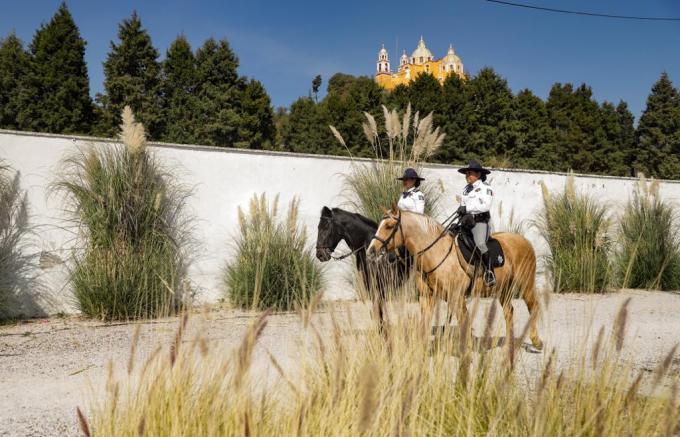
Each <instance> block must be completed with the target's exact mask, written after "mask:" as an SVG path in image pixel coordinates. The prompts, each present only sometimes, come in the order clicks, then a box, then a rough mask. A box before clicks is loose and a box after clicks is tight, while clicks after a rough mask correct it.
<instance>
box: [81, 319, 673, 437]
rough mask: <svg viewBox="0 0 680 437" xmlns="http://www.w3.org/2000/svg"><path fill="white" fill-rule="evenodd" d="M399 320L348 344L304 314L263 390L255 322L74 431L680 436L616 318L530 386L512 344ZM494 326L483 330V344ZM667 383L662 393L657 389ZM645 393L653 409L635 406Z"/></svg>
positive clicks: (120, 393) (153, 374)
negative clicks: (436, 332) (583, 349)
mask: <svg viewBox="0 0 680 437" xmlns="http://www.w3.org/2000/svg"><path fill="white" fill-rule="evenodd" d="M305 313H306V312H303V314H305ZM399 314H402V315H401V316H398V317H395V320H394V321H393V322H394V323H393V324H392V325H391V327H390V329H389V332H388V333H387V335H382V334H380V333H379V331H378V330H377V328H376V326H372V327H371V328H370V329H368V330H363V331H360V330H355V329H354V328H355V327H353V326H352V322H351V317H349V316H350V314H348V315H346V321H345V322H340V321H339V317H336V316H335V315H333V314H331V326H330V327H329V326H328V325H326V326H325V327H323V326H320V325H318V324H317V323H315V321H314V320H313V319H312V320H311V321H310V320H308V319H307V317H308V316H309V314H305V316H304V317H305V323H303V324H302V326H303V327H302V328H301V329H303V330H304V334H305V336H306V337H307V338H309V339H311V340H310V342H311V344H310V347H309V353H308V354H307V355H302V356H300V357H298V358H297V360H296V362H297V364H298V365H299V371H298V372H295V374H289V373H286V371H284V369H283V367H282V366H281V365H280V364H279V363H278V362H277V361H276V359H275V358H274V357H273V356H272V355H271V354H269V355H270V359H271V362H272V367H273V368H274V369H276V371H277V372H278V373H279V375H280V377H281V378H280V380H279V382H278V383H275V384H274V385H273V386H271V387H266V388H265V387H264V384H263V383H262V381H261V376H260V375H259V374H257V373H255V372H254V369H252V368H251V363H252V361H253V354H254V353H255V351H256V349H257V348H259V347H261V346H259V345H258V339H259V338H260V336H261V335H262V332H263V330H264V329H265V326H266V323H267V314H266V313H265V314H262V315H261V316H260V317H259V318H258V319H257V320H256V321H255V322H254V323H253V324H252V326H251V327H250V329H249V331H248V332H247V333H246V335H245V336H244V337H243V340H242V342H241V345H240V347H238V348H236V350H235V351H234V352H233V354H231V355H228V356H224V354H223V352H220V351H219V350H216V349H212V348H208V347H207V346H206V345H205V344H202V343H201V341H200V340H198V341H193V342H185V343H184V344H183V346H182V348H181V349H179V350H178V351H177V355H176V356H175V357H174V358H172V359H169V358H168V357H167V355H164V354H152V356H151V358H150V359H149V360H148V361H147V362H146V363H144V365H143V366H141V371H140V372H139V373H138V374H133V375H131V376H129V377H127V378H129V381H114V380H113V379H112V380H111V381H110V382H109V384H108V389H107V391H108V393H107V396H106V400H105V401H104V402H103V403H101V404H97V405H95V406H94V407H93V410H92V413H91V416H90V417H89V419H88V418H85V417H82V420H81V424H82V426H83V429H88V430H89V431H91V432H92V433H93V435H107V436H108V435H111V436H119V435H120V436H133V435H135V436H136V435H148V436H161V435H162V436H173V435H206V436H213V435H225V436H226V435H229V436H231V435H263V436H265V435H266V436H269V435H305V436H322V435H323V436H326V435H337V436H340V435H372V436H373V435H374V436H383V435H394V436H404V435H461V436H462V435H466V436H467V435H483V434H490V435H516V436H546V435H551V436H552V435H557V436H572V435H586V436H603V435H609V436H620V435H644V436H648V435H650V436H651V435H675V434H677V433H678V432H680V414H678V413H680V411H679V410H678V406H677V404H676V399H675V396H676V394H677V393H676V392H677V387H678V383H680V381H679V380H678V377H677V375H676V376H673V377H669V376H668V375H667V372H668V371H669V367H670V364H669V363H670V360H671V358H669V359H666V360H663V361H662V363H660V364H659V366H658V368H657V369H656V370H655V371H654V372H653V374H652V375H651V376H645V375H642V374H640V375H634V374H631V372H630V371H629V370H627V369H629V367H628V366H627V365H626V363H624V362H622V360H621V358H620V356H619V352H618V347H619V346H620V345H619V344H618V343H619V339H622V338H623V336H621V335H620V334H621V333H622V332H623V331H624V330H625V324H626V314H627V308H626V307H625V306H624V307H623V308H622V309H621V311H620V312H619V316H618V317H617V323H616V326H615V327H614V328H613V330H612V332H609V333H605V332H604V331H603V332H602V334H601V335H600V336H599V337H598V342H597V344H596V346H595V350H593V351H592V353H591V355H592V357H593V358H591V359H586V358H585V356H586V355H587V354H585V353H584V354H583V357H584V358H583V359H582V360H581V361H580V362H579V363H578V364H577V365H575V366H572V367H570V368H568V369H561V368H559V367H558V366H557V365H556V356H555V353H554V352H552V353H550V354H547V356H546V359H545V362H544V365H543V367H542V369H541V370H540V372H538V373H537V374H533V375H527V374H526V373H524V372H523V371H522V370H519V369H518V367H519V366H517V365H516V360H517V357H518V355H519V354H520V353H522V352H521V351H519V350H518V349H516V348H514V343H513V342H509V345H512V347H503V348H491V349H487V348H486V347H483V346H479V345H476V346H474V347H473V345H472V343H470V342H467V341H464V340H463V339H460V338H456V336H455V335H454V336H451V337H449V336H443V337H439V338H437V339H436V340H435V342H434V343H433V342H432V341H431V339H430V335H429V329H427V330H424V329H423V325H422V323H420V321H419V320H418V318H417V317H413V316H408V315H404V314H403V313H399ZM494 316H495V314H488V315H487V317H486V319H487V321H488V322H487V326H486V328H485V329H484V332H487V334H488V333H490V332H492V330H491V328H490V324H491V323H492V322H493V319H494ZM428 328H429V327H428ZM184 329H185V328H184V327H183V326H182V325H181V326H180V328H179V329H178V336H179V335H181V333H182V332H183V331H184ZM479 343H480V344H481V345H484V344H488V343H489V342H487V341H481V342H479ZM672 356H673V352H672V351H671V354H669V357H672ZM662 380H663V381H665V382H668V383H670V387H671V388H670V389H664V388H663V387H664V384H662V383H661V381H662ZM631 381H632V382H631ZM649 384H652V385H653V387H651V389H655V390H656V391H655V393H656V395H655V396H645V395H642V394H641V393H640V388H641V387H642V386H645V385H647V386H648V385H649Z"/></svg>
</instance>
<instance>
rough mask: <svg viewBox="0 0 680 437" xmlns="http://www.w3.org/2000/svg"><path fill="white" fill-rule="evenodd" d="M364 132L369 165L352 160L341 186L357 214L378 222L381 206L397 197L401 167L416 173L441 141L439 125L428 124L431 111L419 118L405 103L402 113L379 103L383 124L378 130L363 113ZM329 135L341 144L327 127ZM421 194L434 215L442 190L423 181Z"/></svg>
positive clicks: (343, 142) (442, 136)
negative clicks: (370, 152) (370, 155)
mask: <svg viewBox="0 0 680 437" xmlns="http://www.w3.org/2000/svg"><path fill="white" fill-rule="evenodd" d="M364 116H365V117H366V122H365V123H364V124H363V129H364V134H365V135H366V138H367V139H368V140H369V141H370V143H371V145H372V147H373V153H374V158H373V162H372V163H371V164H370V165H366V164H365V163H362V162H356V161H354V162H352V171H351V173H350V174H349V175H348V176H346V179H345V186H346V189H347V192H348V196H347V197H348V198H349V201H350V203H351V204H352V206H353V208H354V209H355V210H356V211H357V212H358V213H360V214H362V215H364V216H366V217H369V218H371V219H372V220H375V221H380V218H381V217H382V215H383V209H382V208H384V207H389V206H390V205H391V204H392V203H394V202H397V200H399V196H400V195H401V192H402V186H401V183H399V181H397V180H396V179H397V178H398V177H400V176H401V175H402V173H403V171H404V168H407V167H412V168H415V169H416V170H417V171H418V172H419V173H420V172H421V171H422V164H423V163H424V162H426V161H427V159H429V158H430V157H431V156H433V155H434V154H435V153H436V152H437V151H438V150H439V148H440V147H441V145H442V142H443V141H444V134H443V133H440V130H439V127H436V128H435V127H434V126H433V125H432V113H430V114H428V115H427V116H426V117H423V118H420V114H419V113H418V112H416V113H415V114H412V111H411V105H410V104H409V105H408V107H407V109H406V111H405V112H404V114H403V115H400V114H399V113H398V112H397V110H396V109H393V110H391V111H390V110H389V109H387V107H385V106H383V116H384V119H385V123H384V127H383V129H382V130H379V128H378V124H377V122H376V120H375V118H374V117H373V116H372V115H371V114H369V113H368V112H364ZM330 128H331V131H332V132H333V135H335V137H336V138H337V139H338V141H339V142H340V143H341V144H342V145H343V146H345V147H347V145H346V144H345V140H344V139H343V137H342V135H341V134H340V132H338V131H337V129H335V127H333V126H331V127H330ZM420 189H421V191H423V193H424V194H425V213H426V214H429V215H434V214H435V213H436V208H437V202H438V200H439V198H440V197H441V193H442V191H443V190H442V189H441V187H439V186H437V184H435V183H434V181H430V180H426V181H424V182H423V184H422V185H421V187H420Z"/></svg>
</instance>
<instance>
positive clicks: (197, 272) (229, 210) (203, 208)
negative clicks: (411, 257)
mask: <svg viewBox="0 0 680 437" xmlns="http://www.w3.org/2000/svg"><path fill="white" fill-rule="evenodd" d="M99 143H103V144H105V143H110V141H107V140H102V139H94V138H87V137H68V136H58V135H39V134H32V133H19V132H11V131H1V130H0V159H3V160H5V161H6V163H7V164H9V165H11V167H12V168H14V169H15V170H18V171H19V172H21V184H22V187H23V188H24V189H25V190H27V193H28V202H29V209H30V220H31V224H32V225H33V226H35V229H36V233H35V235H34V237H33V241H32V245H31V249H30V250H31V252H32V253H33V254H35V255H36V257H39V255H40V254H42V259H43V261H46V260H47V258H48V255H50V254H51V255H57V256H58V257H59V258H61V259H63V260H68V258H69V256H70V254H71V252H72V249H73V247H74V244H75V240H74V237H75V236H74V233H73V230H72V226H71V225H70V224H69V223H68V222H67V219H68V215H67V214H65V213H64V204H63V198H61V197H60V196H59V195H57V194H50V189H49V186H50V184H51V183H53V182H54V181H55V180H56V179H57V175H58V171H59V162H60V160H62V159H63V158H64V157H66V156H68V155H69V154H71V153H73V152H74V151H75V150H77V148H78V147H87V146H88V145H90V144H99ZM152 149H153V150H154V152H156V153H157V154H158V157H159V158H160V159H161V161H162V162H163V163H164V164H165V165H166V166H167V167H168V168H170V169H172V171H173V173H174V174H176V176H177V179H178V181H179V182H180V183H182V184H184V185H186V186H188V187H190V188H193V195H192V197H191V198H190V200H189V204H188V206H189V212H190V213H191V214H192V215H194V216H195V217H196V218H197V219H198V222H197V226H196V233H195V237H196V239H197V243H198V245H199V250H198V253H197V259H196V261H195V263H194V264H193V265H192V269H191V271H190V275H191V279H192V281H193V282H194V283H195V285H196V286H197V287H198V290H199V294H198V298H199V299H200V300H201V301H204V302H214V301H216V300H218V299H219V298H220V297H222V296H223V293H224V291H223V289H222V287H221V284H220V275H221V269H222V268H223V267H224V265H225V263H226V262H227V260H228V259H229V257H230V255H231V253H232V248H233V237H234V236H235V235H236V232H237V207H238V206H239V205H241V206H244V207H247V205H248V202H249V200H250V198H251V197H252V195H253V194H259V193H262V192H266V193H267V194H268V195H269V196H270V197H271V198H273V196H274V195H275V194H276V193H280V195H281V204H282V205H287V204H288V202H289V201H290V200H291V199H292V198H293V197H295V196H298V197H299V198H300V199H301V203H300V218H301V220H302V222H303V223H304V225H305V226H307V230H308V235H309V236H310V242H309V243H310V245H313V244H314V243H315V240H316V226H317V223H318V219H319V213H320V210H321V208H322V207H323V206H324V205H327V206H340V207H342V206H343V204H344V205H345V206H346V202H347V199H346V198H345V196H344V195H343V177H342V175H344V174H347V173H348V172H349V170H350V167H351V162H350V161H349V160H348V159H344V158H337V157H327V156H314V155H293V154H287V153H271V152H254V151H245V150H235V149H223V148H214V147H202V146H182V145H171V144H157V145H153V146H152ZM424 177H426V178H427V179H428V180H440V181H441V183H442V184H441V185H442V186H443V187H444V189H445V194H444V198H445V199H447V200H449V201H450V202H449V203H447V204H445V205H442V206H443V208H441V211H440V216H441V217H446V216H448V215H449V214H450V213H451V212H452V211H453V210H455V208H456V207H457V204H456V202H455V195H456V194H457V193H458V192H459V191H460V190H461V189H462V187H463V186H464V184H465V183H464V178H463V176H462V175H461V174H459V173H458V172H457V171H455V168H453V167H450V166H444V165H430V166H427V167H426V169H425V170H424ZM565 180H566V175H565V174H548V173H544V172H537V171H520V170H497V171H494V172H493V173H492V175H491V177H490V181H491V184H492V186H493V187H494V191H495V198H496V204H495V205H494V209H493V211H492V214H493V218H494V221H495V226H496V228H497V229H502V228H504V227H506V226H507V225H508V222H509V217H510V215H511V214H512V215H513V216H514V222H515V223H518V222H521V221H526V222H527V223H528V222H529V221H530V220H532V219H533V218H534V217H535V215H536V213H537V212H538V211H539V210H540V208H541V204H542V195H541V187H540V185H539V182H540V181H543V182H545V184H546V185H547V187H548V189H550V190H560V189H562V188H563V186H564V183H565ZM395 183H396V182H395ZM635 183H636V180H635V179H631V178H614V177H602V176H577V177H576V185H577V189H579V190H581V191H587V192H588V193H590V194H592V195H593V196H596V197H597V198H598V199H602V201H603V202H607V204H609V205H610V207H611V208H612V210H613V211H615V212H616V213H617V214H618V213H619V211H620V210H621V207H622V205H623V203H624V202H625V201H626V200H627V199H628V196H629V195H630V193H631V190H632V188H633V184H635ZM660 191H661V194H662V196H663V197H664V198H666V199H668V200H670V201H673V202H678V201H680V182H673V181H664V182H662V183H661V187H660ZM526 236H527V237H528V238H529V239H530V240H531V242H532V243H533V244H534V246H535V247H536V249H537V252H538V254H539V255H544V254H545V252H546V246H545V243H544V242H543V241H542V239H541V238H540V237H539V236H538V235H537V233H536V231H535V230H534V229H529V230H528V232H527V234H526ZM344 249H345V246H344V244H343V245H342V246H341V247H340V248H339V249H338V251H339V252H342V251H344ZM351 262H352V261H351V260H346V261H343V262H341V263H337V262H331V263H326V269H327V279H328V286H327V290H326V294H325V297H326V298H328V299H347V298H353V297H354V293H353V290H352V287H351V285H350V283H349V281H348V278H349V277H350V276H351ZM40 264H41V265H42V267H38V266H36V269H35V275H36V277H37V278H38V279H39V285H36V286H35V292H34V293H33V294H35V295H36V296H37V297H36V298H35V299H36V305H37V307H38V308H42V309H44V311H46V312H48V313H54V312H57V311H66V312H72V311H73V310H74V306H73V299H72V296H71V294H70V291H69V287H68V284H67V282H66V264H59V263H56V264H55V263H49V262H42V263H40Z"/></svg>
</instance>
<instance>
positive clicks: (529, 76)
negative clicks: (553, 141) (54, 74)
mask: <svg viewBox="0 0 680 437" xmlns="http://www.w3.org/2000/svg"><path fill="white" fill-rule="evenodd" d="M516 1H518V2H526V3H530V4H535V5H541V6H547V7H555V8H563V9H577V10H587V11H592V12H602V13H613V14H621V15H645V16H674V17H680V1H677V0H645V1H639V0H638V1H635V0H600V1H597V2H593V1H586V0H561V1H558V0H516ZM6 3H7V4H5V5H3V13H2V14H1V15H0V34H1V35H3V36H4V35H6V34H7V33H9V32H10V31H12V30H15V31H16V33H17V34H18V35H19V37H20V38H22V39H23V40H24V41H25V42H26V43H28V42H30V39H31V37H32V35H33V32H34V31H35V29H36V28H37V27H38V26H39V25H40V24H41V23H43V22H46V21H48V20H49V19H50V17H51V16H52V14H53V13H54V11H55V10H56V9H57V7H58V5H59V3H60V0H26V1H20V2H6ZM67 4H68V6H69V8H70V9H71V12H72V13H73V15H74V17H75V20H76V23H77V24H78V26H79V27H80V30H81V33H82V35H83V37H84V38H85V39H86V40H87V42H88V46H87V55H86V56H87V62H88V65H89V67H90V80H91V82H92V90H91V91H92V93H93V94H94V93H95V92H98V91H101V89H102V81H103V72H102V62H103V61H104V59H105V58H106V54H107V52H108V49H109V43H110V41H111V40H115V38H116V32H117V27H118V23H119V22H120V21H121V20H122V19H124V18H126V17H128V16H129V15H130V13H131V12H132V10H133V9H136V10H137V11H138V12H139V14H140V16H141V19H142V22H143V24H144V26H145V27H146V28H147V29H148V30H149V32H150V34H151V36H152V39H153V42H154V45H155V46H156V47H157V48H158V49H159V50H160V52H161V56H164V54H165V50H166V49H167V47H168V46H169V44H170V42H171V41H172V40H173V39H174V38H175V37H176V36H177V35H178V34H180V33H182V34H184V35H185V36H186V37H187V38H188V39H189V41H190V42H191V43H192V45H193V46H194V48H196V47H197V46H198V45H200V44H201V43H202V42H203V41H204V40H205V39H206V38H208V37H211V36H213V37H216V38H227V39H228V40H229V42H230V43H231V44H232V46H233V48H234V49H235V51H236V53H237V54H238V56H239V58H240V61H241V67H240V72H241V74H244V75H246V76H249V77H254V78H256V79H258V80H260V81H262V82H263V83H264V84H265V86H266V88H267V90H268V91H269V94H270V96H271V97H272V102H273V104H274V106H288V105H290V103H291V102H292V101H294V100H295V99H296V98H297V97H299V96H301V95H307V94H308V92H309V89H310V87H311V85H310V83H311V80H312V78H313V77H314V76H315V75H316V74H321V75H322V76H323V78H324V86H323V88H324V89H325V81H326V79H328V78H329V77H330V76H331V75H332V74H333V73H336V72H344V73H350V74H355V75H361V74H363V75H372V74H373V72H374V70H375V59H376V56H377V52H378V49H379V48H380V44H381V43H384V44H385V46H386V48H387V49H388V50H389V52H390V56H391V60H392V64H393V65H395V64H396V63H397V59H398V53H401V50H402V49H406V50H407V52H409V53H410V52H411V51H412V50H413V49H415V47H416V45H417V42H418V38H419V37H420V35H423V36H424V38H425V41H426V43H427V45H428V47H429V48H430V50H432V52H433V54H434V55H435V56H436V57H440V56H443V55H444V54H445V52H446V49H447V48H448V45H449V43H453V44H454V47H455V48H456V51H457V53H458V55H459V56H460V57H461V58H462V60H463V63H464V65H465V69H466V71H467V72H469V73H472V74H474V73H476V72H477V71H478V70H479V69H480V68H482V67H484V66H491V67H493V68H495V69H496V71H498V72H499V73H500V74H501V75H503V76H504V77H505V78H506V79H507V80H508V82H509V84H510V86H511V87H512V89H513V90H514V91H519V90H521V89H523V88H530V89H531V90H533V91H534V92H535V93H536V94H538V95H540V96H542V97H545V96H546V95H547V93H548V91H549V89H550V86H551V85H552V84H553V83H554V82H573V83H577V84H578V83H581V82H586V83H587V84H589V85H590V86H591V87H592V88H593V92H594V95H595V98H597V99H598V100H609V101H613V102H615V103H616V102H618V101H619V100H621V99H623V100H625V101H626V102H628V104H629V105H630V107H631V110H632V111H633V113H634V114H635V116H636V118H637V117H639V114H640V113H641V111H642V110H643V109H644V105H645V99H646V97H647V95H648V93H649V89H650V87H651V85H652V83H653V82H654V81H655V80H657V78H658V77H659V74H660V73H661V72H662V71H664V70H665V71H667V72H668V73H669V75H670V77H671V79H672V80H674V82H675V84H676V86H680V22H642V21H626V20H611V19H604V18H591V17H582V16H571V15H563V14H553V13H546V12H540V11H532V10H526V9H519V8H511V7H507V6H501V5H497V4H493V3H488V2H486V1H484V0H451V1H448V2H427V1H408V2H402V1H390V2H384V1H354V0H347V1H344V2H337V1H336V2H332V3H324V2H291V1H259V0H250V1H229V2H225V1H217V0H165V1H157V0H145V1H134V0H117V1H115V2H103V1H92V0H71V1H68V2H67ZM397 45H398V47H399V52H396V50H395V47H397Z"/></svg>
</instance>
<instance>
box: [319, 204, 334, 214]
mask: <svg viewBox="0 0 680 437" xmlns="http://www.w3.org/2000/svg"><path fill="white" fill-rule="evenodd" d="M332 215H333V211H331V209H330V208H329V207H327V206H324V207H323V208H321V216H322V217H330V216H332Z"/></svg>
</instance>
